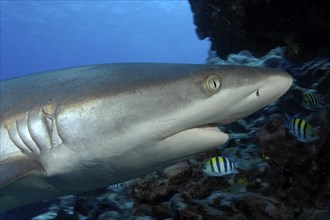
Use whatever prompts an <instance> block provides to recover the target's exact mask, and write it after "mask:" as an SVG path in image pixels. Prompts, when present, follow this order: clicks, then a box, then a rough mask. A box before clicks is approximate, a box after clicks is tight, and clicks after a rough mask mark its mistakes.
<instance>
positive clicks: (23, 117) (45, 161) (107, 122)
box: [0, 63, 292, 211]
mask: <svg viewBox="0 0 330 220" xmlns="http://www.w3.org/2000/svg"><path fill="white" fill-rule="evenodd" d="M291 83H292V77H291V76H290V75H289V74H287V73H285V72H282V71H279V70H274V69H262V68H253V67H243V66H215V65H196V64H157V63H122V64H100V65H92V66H84V67H76V68H68V69H62V70H56V71H50V72H44V73H38V74H32V75H28V76H24V77H20V78H16V79H11V80H6V81H1V85H0V88H1V108H0V109H1V118H0V120H1V124H0V134H1V138H0V144H1V145H0V146H1V151H0V153H1V155H0V156H1V158H0V209H1V211H6V210H10V209H12V208H15V207H19V206H22V205H25V204H29V203H34V202H38V201H42V200H48V199H53V198H56V197H59V196H64V195H69V194H78V193H82V192H86V191H89V190H93V189H97V188H101V187H105V186H107V185H110V184H115V183H119V182H124V181H126V180H129V179H132V178H135V177H139V176H142V175H145V174H147V173H149V172H152V171H157V170H160V169H162V168H164V167H167V166H170V165H172V164H174V163H177V162H179V161H182V160H185V159H187V158H189V157H190V156H192V155H194V154H196V153H199V152H203V151H206V150H209V149H211V148H213V147H216V146H219V145H221V144H224V143H225V142H226V141H227V140H228V135H227V134H226V133H224V132H222V131H220V130H219V128H217V126H218V125H223V124H228V123H231V122H234V121H236V120H238V119H240V118H243V117H245V116H248V115H250V114H252V113H254V112H256V111H257V110H259V109H261V108H263V107H264V106H266V105H268V104H269V103H271V102H273V101H275V100H276V99H278V98H279V97H280V96H282V95H283V94H284V93H285V92H286V91H287V90H288V89H289V88H290V86H291Z"/></svg>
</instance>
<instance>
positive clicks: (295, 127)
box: [286, 115, 319, 142]
mask: <svg viewBox="0 0 330 220" xmlns="http://www.w3.org/2000/svg"><path fill="white" fill-rule="evenodd" d="M286 118H287V120H288V128H289V131H290V133H291V134H292V135H293V136H295V137H296V138H297V140H299V141H301V142H312V141H315V140H317V139H319V136H318V134H317V131H316V129H315V128H314V127H313V126H312V125H311V124H310V123H308V122H307V121H305V120H303V119H300V118H291V117H290V116H288V115H286Z"/></svg>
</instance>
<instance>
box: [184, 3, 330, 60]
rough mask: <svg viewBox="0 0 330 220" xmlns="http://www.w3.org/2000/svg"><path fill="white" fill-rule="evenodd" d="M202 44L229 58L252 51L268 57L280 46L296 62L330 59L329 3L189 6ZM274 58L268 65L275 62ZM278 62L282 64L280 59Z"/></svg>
mask: <svg viewBox="0 0 330 220" xmlns="http://www.w3.org/2000/svg"><path fill="white" fill-rule="evenodd" d="M189 2H190V5H191V9H192V11H193V13H194V23H195V25H196V26H197V28H196V32H197V35H198V36H199V38H200V39H205V38H207V37H208V38H209V39H210V40H211V42H212V50H215V51H216V52H217V54H218V56H219V57H221V58H225V57H226V56H227V55H228V54H230V53H238V52H240V51H242V50H249V51H252V53H253V54H254V55H255V56H263V55H264V54H266V53H267V52H268V51H269V50H270V49H272V48H275V47H276V46H284V47H286V48H287V50H286V57H287V58H288V59H290V60H291V61H298V62H302V61H308V60H311V59H314V58H315V57H317V56H328V55H329V48H330V45H329V39H330V17H329V15H328V13H329V12H328V11H329V8H330V2H329V1H321V0H316V1H307V0H303V1H298V0H291V1H275V0H267V1H248V0H189ZM273 61H274V60H273V59H272V58H270V60H269V61H267V62H270V63H271V62H273ZM275 62H276V59H275Z"/></svg>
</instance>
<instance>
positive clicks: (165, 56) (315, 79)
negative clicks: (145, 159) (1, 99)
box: [0, 0, 330, 220]
mask: <svg viewBox="0 0 330 220" xmlns="http://www.w3.org/2000/svg"><path fill="white" fill-rule="evenodd" d="M0 3H1V5H0V6H1V42H0V45H1V80H5V79H10V78H14V77H18V76H23V75H27V74H31V73H35V72H41V71H48V70H53V69H59V68H66V67H73V66H82V65H91V64H98V63H114V62H170V63H198V64H202V63H207V64H212V65H228V64H230V65H248V66H258V67H270V68H277V69H282V70H284V71H287V72H289V73H290V74H291V75H292V76H293V77H294V83H293V85H292V87H291V89H290V90H289V91H288V92H287V93H286V94H285V95H284V96H283V97H281V98H280V99H279V100H278V101H276V102H275V103H273V104H271V105H269V106H267V107H266V108H264V109H262V110H260V111H258V112H256V113H254V114H253V115H251V116H249V117H247V118H244V119H241V120H239V121H238V122H235V123H232V124H230V125H226V126H224V127H223V130H224V131H225V132H226V133H229V134H230V141H229V142H228V143H227V144H225V145H223V146H218V147H216V148H215V149H214V150H212V151H209V152H204V153H201V154H198V155H196V156H194V157H192V158H190V159H189V160H187V161H185V162H181V163H179V164H176V165H173V166H171V167H169V168H167V169H165V170H164V171H162V172H159V173H152V174H150V175H148V176H146V177H143V178H140V179H134V180H132V181H128V182H125V183H121V184H116V185H112V186H109V187H107V188H104V189H99V190H95V191H92V192H86V193H84V194H81V195H76V196H66V197H61V198H59V199H56V200H54V201H48V202H41V203H36V204H31V205H28V206H25V207H21V208H17V209H14V210H11V211H9V212H7V213H1V215H0V219H1V220H2V219H4V220H7V219H8V220H11V219H13V220H14V219H15V220H16V219H35V220H37V219H38V220H39V219H40V220H42V219H260V220H263V219H301V220H304V219H313V220H314V219H315V220H322V219H324V220H326V219H330V143H329V136H330V134H329V128H330V126H329V93H330V77H329V73H330V60H329V57H330V56H329V51H330V50H329V49H330V47H329V40H328V39H330V21H329V18H328V16H327V13H328V12H327V9H329V8H330V5H329V3H322V2H321V1H313V3H312V2H310V1H290V2H289V3H285V2H281V3H280V2H279V1H272V0H267V1H244V0H241V1H239V0H237V1H226V0H223V1H211V0H190V1H185V0H182V1H147V0H146V1H3V0H1V2H0ZM211 50H212V51H211ZM303 130H304V132H302V131H303ZM314 131H315V132H316V133H317V137H316V138H313V137H312V136H311V135H312V134H313V132H314ZM219 156H221V158H228V159H230V160H237V161H239V162H240V163H241V165H242V166H240V167H238V168H237V170H238V173H234V172H227V173H225V174H221V177H218V176H215V175H213V176H212V175H206V174H204V173H203V166H205V162H206V161H207V160H208V159H210V158H216V157H218V158H219ZM224 161H226V159H225V160H224ZM228 161H229V160H228ZM211 164H212V163H209V164H208V165H209V166H212V165H211ZM215 166H217V165H215ZM226 166H227V165H226ZM228 166H229V164H228ZM218 172H220V171H219V170H218Z"/></svg>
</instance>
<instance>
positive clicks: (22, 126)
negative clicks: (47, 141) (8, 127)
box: [16, 112, 40, 154]
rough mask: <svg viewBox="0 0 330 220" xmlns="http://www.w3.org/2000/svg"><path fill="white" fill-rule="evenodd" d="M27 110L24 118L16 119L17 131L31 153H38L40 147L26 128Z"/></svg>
mask: <svg viewBox="0 0 330 220" xmlns="http://www.w3.org/2000/svg"><path fill="white" fill-rule="evenodd" d="M28 117H29V114H28V112H27V113H26V117H25V118H24V119H25V120H24V121H23V120H19V121H17V120H16V128H17V133H18V136H19V137H20V139H21V140H22V142H23V143H24V144H25V145H26V146H27V147H28V148H29V149H30V150H31V151H32V153H36V154H40V149H39V147H38V145H37V144H36V143H35V142H34V140H33V139H32V137H31V133H30V131H29V128H28V121H29V120H28Z"/></svg>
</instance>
